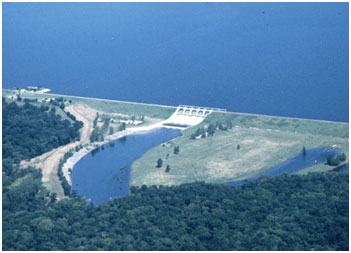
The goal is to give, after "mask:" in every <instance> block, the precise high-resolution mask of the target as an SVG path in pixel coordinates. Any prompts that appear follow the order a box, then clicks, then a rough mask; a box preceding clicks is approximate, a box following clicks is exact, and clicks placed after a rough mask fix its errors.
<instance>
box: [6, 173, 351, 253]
mask: <svg viewBox="0 0 351 253" xmlns="http://www.w3.org/2000/svg"><path fill="white" fill-rule="evenodd" d="M29 180H30V179H27V181H28V182H27V181H26V182H25V181H23V182H22V183H21V184H20V185H19V186H16V187H14V188H13V189H11V190H10V191H8V192H6V193H5V194H4V200H3V201H4V202H7V203H8V204H7V205H5V210H4V212H3V215H4V216H3V247H4V249H6V250H348V238H349V236H348V174H346V173H336V172H330V173H323V174H322V173H313V174H312V173H311V174H309V175H306V176H287V175H283V176H277V177H275V178H260V179H259V180H257V181H256V182H252V183H247V184H245V185H242V186H240V187H237V188H235V187H232V186H229V185H215V184H205V183H201V182H200V183H192V184H184V185H180V186H172V187H160V188H157V187H146V186H143V187H141V188H134V187H132V188H131V191H132V195H130V196H127V197H123V198H120V199H115V200H113V201H110V202H107V203H104V204H101V205H99V206H97V207H95V208H94V207H92V206H91V205H89V204H87V202H86V201H84V200H81V199H79V198H75V199H66V200H61V201H59V202H56V203H50V201H49V199H45V198H44V197H43V193H42V191H43V189H42V186H40V180H39V179H36V180H34V181H33V182H32V181H31V182H29ZM33 196H34V197H33Z"/></svg>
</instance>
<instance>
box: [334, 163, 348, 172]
mask: <svg viewBox="0 0 351 253" xmlns="http://www.w3.org/2000/svg"><path fill="white" fill-rule="evenodd" d="M334 171H336V172H345V171H349V163H346V164H344V165H341V166H339V167H337V168H335V169H334Z"/></svg>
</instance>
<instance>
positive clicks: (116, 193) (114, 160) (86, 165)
mask: <svg viewBox="0 0 351 253" xmlns="http://www.w3.org/2000/svg"><path fill="white" fill-rule="evenodd" d="M181 135H182V133H181V131H180V130H178V129H170V128H157V129H156V130H152V131H149V132H146V133H142V134H132V135H128V136H126V137H124V138H121V139H118V140H116V141H114V146H111V145H109V144H106V145H104V149H103V150H102V149H101V148H100V151H96V152H92V153H91V154H88V155H86V156H84V157H83V158H82V159H81V160H80V161H79V162H78V163H77V164H76V165H75V166H74V169H73V171H72V175H71V179H72V190H75V191H76V192H77V195H79V196H83V197H86V198H88V199H90V200H91V201H92V202H93V204H99V203H101V202H106V201H108V200H110V199H113V198H117V197H122V196H125V195H127V194H129V178H130V166H131V164H132V163H133V161H135V160H136V159H138V158H139V157H141V156H142V155H143V154H144V153H145V152H146V151H147V150H148V149H150V148H152V147H155V146H157V145H160V144H162V143H164V142H166V141H169V140H172V139H174V138H176V137H179V136H181ZM156 162H157V161H155V166H156ZM161 169H165V168H164V167H163V168H161Z"/></svg>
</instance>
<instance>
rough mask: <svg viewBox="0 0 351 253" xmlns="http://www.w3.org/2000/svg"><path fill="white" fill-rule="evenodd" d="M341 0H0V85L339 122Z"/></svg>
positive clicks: (343, 83)
mask: <svg viewBox="0 0 351 253" xmlns="http://www.w3.org/2000/svg"><path fill="white" fill-rule="evenodd" d="M348 13H349V10H348V3H346V2H345V3H214V2H213V3H9V2H7V3H3V12H2V14H3V30H2V31H3V51H2V52H3V80H2V81H3V87H4V88H12V87H14V86H17V87H23V86H26V85H41V86H43V87H47V88H50V89H51V90H52V92H53V93H59V94H66V95H77V96H87V97H98V98H106V99H118V100H126V101H134V102H145V103H155V104H165V105H179V104H190V105H200V106H208V107H218V108H225V109H227V110H228V111H234V112H246V113H258V114H268V115H275V116H290V117H301V118H310V119H323V120H333V121H344V122H347V121H348V119H349V118H348V115H349V113H348V110H349V106H348V101H349V97H348V94H349V85H348V81H349V76H348V70H349V59H348V55H349V41H348V38H349V14H348Z"/></svg>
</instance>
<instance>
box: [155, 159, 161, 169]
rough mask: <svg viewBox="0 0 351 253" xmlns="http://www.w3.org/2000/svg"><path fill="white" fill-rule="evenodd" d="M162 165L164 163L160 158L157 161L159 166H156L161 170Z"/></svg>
mask: <svg viewBox="0 0 351 253" xmlns="http://www.w3.org/2000/svg"><path fill="white" fill-rule="evenodd" d="M162 163H163V160H162V159H161V158H159V159H158V160H157V165H156V167H157V168H161V167H162Z"/></svg>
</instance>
